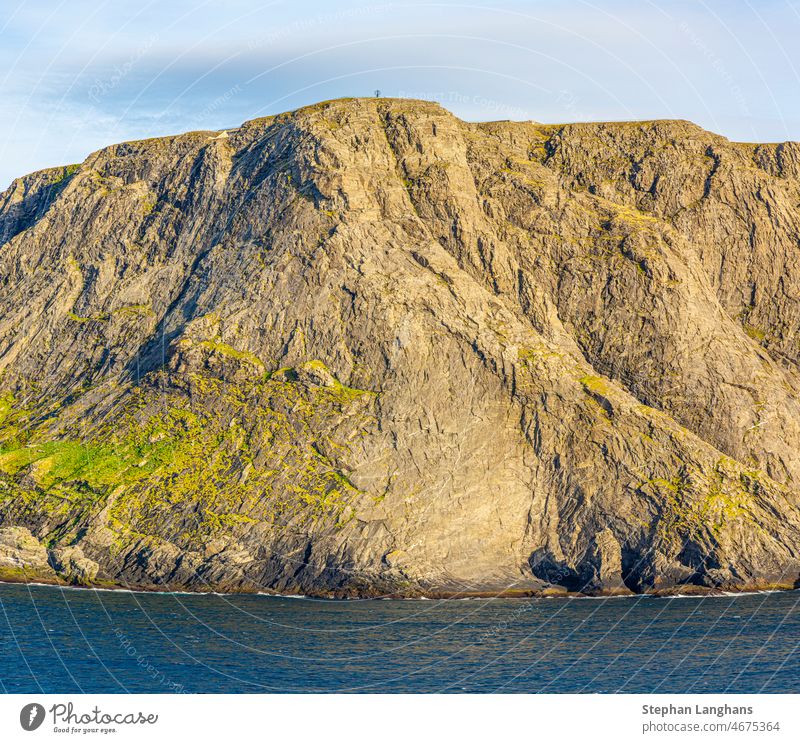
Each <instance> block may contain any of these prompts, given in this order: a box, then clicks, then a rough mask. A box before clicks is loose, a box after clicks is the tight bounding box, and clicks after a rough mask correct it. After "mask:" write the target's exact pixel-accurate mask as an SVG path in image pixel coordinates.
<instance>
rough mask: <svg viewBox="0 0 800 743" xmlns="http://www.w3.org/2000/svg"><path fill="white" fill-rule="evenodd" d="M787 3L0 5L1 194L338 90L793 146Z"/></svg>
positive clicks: (143, 0) (179, 1)
mask: <svg viewBox="0 0 800 743" xmlns="http://www.w3.org/2000/svg"><path fill="white" fill-rule="evenodd" d="M798 38H800V0H592V1H590V2H589V1H587V2H584V1H582V0H549V2H543V1H540V0H528V1H527V2H522V1H521V0H505V1H504V2H488V1H484V2H481V1H480V0H475V2H474V3H458V2H416V1H415V0H410V1H407V0H405V1H399V2H382V0H362V1H361V2H357V1H355V0H353V1H341V2H318V1H316V0H294V2H288V1H285V0H271V1H267V2H261V1H260V0H213V1H212V0H191V1H190V0H172V1H169V0H136V2H123V1H121V0H106V1H105V2H104V1H103V0H47V1H44V0H38V1H37V0H28V1H27V2H22V1H20V0H2V3H0V86H1V90H2V99H3V106H2V108H0V135H1V136H0V188H4V187H5V186H6V185H8V183H9V182H10V181H11V179H12V178H13V177H15V176H17V175H22V174H24V173H26V172H29V171H31V170H35V169H37V168H42V167H47V166H50V165H58V164H65V163H71V162H78V161H81V160H82V159H83V158H84V157H85V156H86V155H87V154H88V153H89V152H91V151H92V150H95V149H98V148H99V147H102V146H104V145H107V144H112V143H114V142H118V141H122V140H126V139H138V138H142V137H151V136H159V135H163V134H170V133H176V132H181V131H187V130H191V129H216V128H224V127H230V126H235V125H237V124H239V123H241V122H242V121H244V120H246V119H249V118H253V117H256V116H263V115H265V114H268V113H276V112H280V111H285V110H288V109H292V108H296V107H298V106H302V105H304V104H307V103H312V102H315V101H318V100H323V99H327V98H336V97H340V96H353V95H356V96H358V95H370V94H371V93H372V92H373V91H374V90H375V89H376V88H380V89H381V91H382V92H383V94H384V95H386V96H410V97H421V98H432V99H436V100H439V101H440V102H442V103H443V104H444V105H445V106H447V107H448V108H449V109H451V110H452V111H454V112H455V113H456V114H457V115H459V116H461V117H462V118H466V119H471V120H490V119H508V118H510V119H534V120H537V121H544V122H560V121H575V120H607V119H642V118H665V117H675V118H685V119H691V120H693V121H695V122H697V123H699V124H701V125H702V126H704V127H706V128H708V129H712V130H714V131H717V132H719V133H721V134H724V135H726V136H728V137H730V138H732V139H740V140H749V141H754V140H758V141H776V140H786V139H800V95H799V93H800V44H798V41H797V40H798Z"/></svg>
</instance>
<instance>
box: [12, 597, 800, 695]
mask: <svg viewBox="0 0 800 743" xmlns="http://www.w3.org/2000/svg"><path fill="white" fill-rule="evenodd" d="M799 604H800V592H798V591H793V592H787V593H770V594H753V595H738V596H716V597H691V598H689V597H687V598H650V597H634V598H613V599H612V598H609V599H472V600H464V601H453V600H451V601H417V600H409V601H395V600H386V601H322V600H313V599H302V598H276V597H272V596H258V595H244V596H220V595H190V594H177V593H173V594H147V593H128V592H121V591H91V590H80V589H63V588H57V587H50V586H26V585H0V689H1V690H3V691H5V692H44V693H67V692H94V693H100V692H108V693H113V692H151V693H160V692H164V693H175V692H181V691H183V692H245V693H246V692H312V691H315V692H332V691H339V692H343V691H362V692H549V693H555V692H609V693H611V692H662V693H669V692H698V693H702V692H723V691H730V692H800V673H799V672H798V668H799V667H800V665H799V662H800V649H799V647H798V646H799V645H800V608H799V606H798V605H799Z"/></svg>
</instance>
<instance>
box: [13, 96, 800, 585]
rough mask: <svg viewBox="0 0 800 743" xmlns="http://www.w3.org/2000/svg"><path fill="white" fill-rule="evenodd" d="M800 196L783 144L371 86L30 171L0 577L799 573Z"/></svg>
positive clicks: (528, 579)
mask: <svg viewBox="0 0 800 743" xmlns="http://www.w3.org/2000/svg"><path fill="white" fill-rule="evenodd" d="M799 205H800V145H798V144H796V143H785V144H779V145H750V144H739V143H733V142H729V141H728V140H726V139H724V138H723V137H720V136H717V135H715V134H711V133H709V132H706V131H703V130H702V129H700V128H698V127H696V126H694V125H693V124H690V123H688V122H682V121H653V122H630V123H608V124H573V125H558V126H554V125H547V126H545V125H539V124H535V123H523V122H520V123H511V122H496V123H488V124H472V123H466V122H463V121H460V120H459V119H457V118H455V117H454V116H453V115H451V114H450V113H448V112H447V111H446V110H444V109H442V108H441V107H439V106H438V105H436V104H433V103H425V102H421V101H412V100H390V99H378V100H375V99H363V100H362V99H351V100H338V101H332V102H326V103H321V104H318V105H315V106H311V107H308V108H304V109H300V110H298V111H295V112H291V113H286V114H281V115H279V116H275V117H269V118H265V119H258V120H255V121H250V122H247V123H245V124H244V125H242V126H241V127H240V128H239V129H235V130H228V131H223V132H192V133H189V134H185V135H180V136H176V137H169V138H164V139H156V140H146V141H140V142H128V143H124V144H119V145H115V146H112V147H108V148H106V149H103V150H101V151H99V152H96V153H94V154H92V155H90V156H89V157H88V158H87V159H86V161H85V162H83V163H82V164H80V165H74V166H69V167H66V168H63V167H62V168H54V169H50V170H46V171H42V172H39V173H34V174H32V175H29V176H26V177H23V178H20V179H18V180H17V181H15V182H14V183H13V184H12V185H11V187H10V188H9V189H8V190H7V191H6V192H5V193H3V194H2V195H0V241H1V242H2V244H1V245H0V532H2V533H0V574H3V571H5V575H6V576H11V577H13V575H23V576H26V577H28V578H36V577H39V578H46V579H53V580H67V581H72V582H79V583H85V584H95V585H129V586H139V587H146V588H147V587H155V588H169V587H172V588H175V587H183V588H190V589H195V590H209V589H213V590H232V591H237V590H238V591H247V590H275V591H281V592H292V593H296V592H299V593H307V594H317V595H335V596H351V595H379V594H401V595H417V594H451V593H464V592H467V593H470V592H473V593H474V592H496V591H500V590H504V589H510V590H513V591H521V592H536V591H559V590H561V591H563V590H569V591H584V592H587V593H598V592H609V591H612V592H613V591H628V590H630V591H635V592H641V591H659V590H670V589H672V588H673V587H675V586H684V585H689V586H696V587H700V588H724V589H742V588H753V587H766V586H782V587H791V586H794V585H795V583H796V581H797V579H798V576H799V575H800V374H799V373H798V363H800V356H799V354H800V351H799V350H798V349H799V348H800V347H798V338H797V335H798V328H800V260H798V259H799V258H800V208H799ZM26 530H28V531H29V532H30V534H28V531H26ZM31 535H32V536H31ZM14 545H17V546H18V547H19V548H15V547H14ZM26 555H27V557H26ZM3 566H5V567H3ZM12 574H13V575H12Z"/></svg>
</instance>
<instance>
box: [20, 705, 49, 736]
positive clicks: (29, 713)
mask: <svg viewBox="0 0 800 743" xmlns="http://www.w3.org/2000/svg"><path fill="white" fill-rule="evenodd" d="M43 722H44V707H42V705H41V704H37V703H36V702H32V703H31V704H26V705H25V706H24V707H23V708H22V712H20V713H19V724H20V725H22V729H23V730H28V731H31V730H36V728H38V727H39V725H41V724H42V723H43Z"/></svg>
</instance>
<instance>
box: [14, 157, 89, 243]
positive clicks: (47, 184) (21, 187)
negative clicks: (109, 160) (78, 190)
mask: <svg viewBox="0 0 800 743" xmlns="http://www.w3.org/2000/svg"><path fill="white" fill-rule="evenodd" d="M78 167H79V166H77V165H67V166H64V167H63V168H50V169H48V170H42V171H39V172H37V173H32V174H31V175H29V176H25V177H24V178H18V179H17V180H16V181H14V183H13V184H12V185H11V188H10V189H9V190H8V191H7V192H6V193H8V194H9V196H8V198H9V199H13V198H14V197H16V196H17V195H18V194H19V192H20V191H21V192H22V193H21V197H20V198H19V200H18V201H16V203H12V204H10V205H9V206H8V207H7V209H6V211H5V214H3V218H2V220H0V245H2V244H4V243H7V242H8V241H9V240H11V239H12V238H14V237H16V236H17V235H19V234H20V232H24V231H25V230H27V229H30V228H31V227H33V225H35V224H36V223H37V222H38V221H39V220H40V219H42V217H44V215H45V214H47V211H48V210H49V209H50V207H51V205H52V204H53V202H54V201H55V200H56V197H57V196H58V195H59V194H60V193H61V192H62V191H63V190H64V188H65V187H66V186H67V184H68V183H69V182H70V181H71V180H72V177H73V176H74V175H75V173H76V172H77V170H78ZM2 206H3V205H2V204H0V209H1V208H2Z"/></svg>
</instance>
